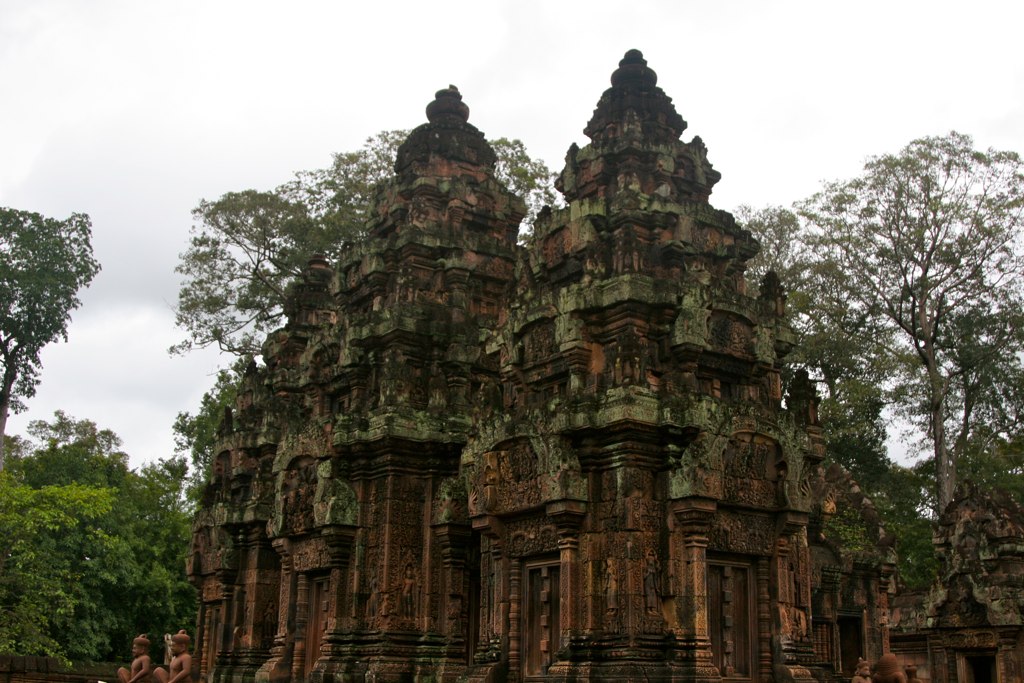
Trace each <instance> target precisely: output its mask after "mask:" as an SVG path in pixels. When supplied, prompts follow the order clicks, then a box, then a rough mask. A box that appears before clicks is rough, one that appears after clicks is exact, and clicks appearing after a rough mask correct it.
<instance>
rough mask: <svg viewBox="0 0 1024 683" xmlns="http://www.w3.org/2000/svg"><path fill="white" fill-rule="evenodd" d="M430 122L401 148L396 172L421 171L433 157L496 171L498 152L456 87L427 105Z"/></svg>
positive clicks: (435, 96)
mask: <svg viewBox="0 0 1024 683" xmlns="http://www.w3.org/2000/svg"><path fill="white" fill-rule="evenodd" d="M427 121H428V123H424V124H423V125H421V126H419V127H417V128H416V129H415V130H413V132H412V133H411V134H410V135H409V138H408V139H407V140H406V141H405V142H403V143H402V145H401V146H400V147H399V148H398V155H397V157H396V159H395V172H396V173H397V174H398V175H400V176H401V175H405V174H407V173H408V172H409V171H410V170H411V169H413V168H414V167H416V168H421V167H422V165H424V164H427V163H428V162H429V161H430V159H431V158H432V157H435V158H436V157H439V158H442V159H446V160H448V161H455V162H463V163H468V164H471V165H473V166H483V167H486V168H490V169H493V168H494V164H495V163H496V162H497V157H496V156H495V154H494V150H493V149H491V146H490V145H489V144H487V140H485V139H484V134H483V133H481V132H480V131H479V130H477V128H476V126H474V125H473V124H471V123H469V107H468V106H466V103H465V102H463V101H462V94H461V93H460V92H459V89H458V88H456V87H455V86H454V85H449V86H448V87H447V88H443V89H441V90H438V91H437V93H435V95H434V100H433V101H432V102H431V103H430V104H428V105H427Z"/></svg>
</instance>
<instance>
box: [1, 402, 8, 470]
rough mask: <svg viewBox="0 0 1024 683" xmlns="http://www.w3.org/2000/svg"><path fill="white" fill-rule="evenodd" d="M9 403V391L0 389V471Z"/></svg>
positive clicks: (2, 465)
mask: <svg viewBox="0 0 1024 683" xmlns="http://www.w3.org/2000/svg"><path fill="white" fill-rule="evenodd" d="M10 405H11V399H10V392H8V391H4V390H0V472H3V471H4V434H6V433H7V410H8V408H9V407H10Z"/></svg>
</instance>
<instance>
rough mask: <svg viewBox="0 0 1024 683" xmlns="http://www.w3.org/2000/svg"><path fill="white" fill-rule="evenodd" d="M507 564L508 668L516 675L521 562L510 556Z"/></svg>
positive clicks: (519, 665)
mask: <svg viewBox="0 0 1024 683" xmlns="http://www.w3.org/2000/svg"><path fill="white" fill-rule="evenodd" d="M508 565H509V569H508V601H507V604H508V668H509V672H510V673H511V674H512V675H513V676H518V675H520V672H521V671H522V646H521V643H520V634H521V633H522V624H521V623H520V619H521V616H522V615H521V605H522V593H521V584H522V579H523V563H522V561H521V560H520V559H519V558H512V559H511V560H510V561H509V563H508Z"/></svg>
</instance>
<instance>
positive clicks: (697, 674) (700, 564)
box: [671, 497, 721, 681]
mask: <svg viewBox="0 0 1024 683" xmlns="http://www.w3.org/2000/svg"><path fill="white" fill-rule="evenodd" d="M671 509H672V514H673V515H675V521H676V529H677V531H678V533H679V534H680V535H681V537H682V538H681V540H682V546H683V555H682V557H681V558H679V561H678V562H679V564H678V566H677V567H676V572H677V573H678V575H679V576H680V577H682V579H681V581H680V586H679V589H680V592H681V595H680V598H681V599H680V600H678V601H677V603H676V610H677V613H676V620H677V622H678V624H679V631H680V633H679V636H680V637H679V638H678V640H677V647H678V648H679V652H678V660H679V662H680V665H681V667H682V669H683V674H684V676H685V678H686V680H688V681H719V680H720V679H721V677H720V675H719V672H718V670H717V669H716V668H715V666H714V664H713V663H712V655H711V637H710V634H709V630H708V562H707V549H708V533H709V531H710V527H711V521H712V519H713V517H714V514H715V510H716V509H717V504H716V502H715V501H714V500H712V499H710V498H700V497H691V498H683V499H680V500H676V501H673V503H672V508H671Z"/></svg>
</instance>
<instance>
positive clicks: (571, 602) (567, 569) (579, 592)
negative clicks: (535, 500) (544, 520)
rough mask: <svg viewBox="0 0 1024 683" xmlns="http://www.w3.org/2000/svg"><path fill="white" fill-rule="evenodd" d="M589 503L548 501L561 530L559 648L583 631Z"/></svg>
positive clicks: (559, 533)
mask: <svg viewBox="0 0 1024 683" xmlns="http://www.w3.org/2000/svg"><path fill="white" fill-rule="evenodd" d="M586 510H587V504H586V502H584V501H581V500H559V501H554V502H551V503H548V504H547V515H548V518H549V519H551V520H553V521H554V523H555V526H556V528H557V529H558V554H559V581H560V585H559V587H558V590H559V594H560V595H561V600H560V601H559V613H558V623H559V624H560V626H561V633H559V634H557V636H556V637H557V638H558V643H557V646H553V649H555V650H559V649H561V648H562V647H565V646H566V645H567V644H568V643H569V641H570V640H571V639H572V637H573V636H574V635H577V634H579V633H580V631H581V630H582V629H583V624H582V623H581V622H580V618H581V616H582V614H583V603H584V602H586V596H585V595H584V591H583V581H582V576H581V568H580V525H581V524H582V523H583V519H584V517H585V516H586Z"/></svg>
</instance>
